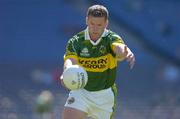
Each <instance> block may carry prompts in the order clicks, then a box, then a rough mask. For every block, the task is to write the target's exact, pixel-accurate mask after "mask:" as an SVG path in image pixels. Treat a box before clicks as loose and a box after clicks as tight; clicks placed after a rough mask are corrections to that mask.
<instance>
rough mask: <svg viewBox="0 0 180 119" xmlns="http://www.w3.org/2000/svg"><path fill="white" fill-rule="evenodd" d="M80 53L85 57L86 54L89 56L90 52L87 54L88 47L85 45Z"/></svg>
mask: <svg viewBox="0 0 180 119" xmlns="http://www.w3.org/2000/svg"><path fill="white" fill-rule="evenodd" d="M80 55H81V56H85V57H87V56H89V55H90V54H89V51H88V49H87V48H86V47H85V48H83V49H82V50H81V52H80Z"/></svg>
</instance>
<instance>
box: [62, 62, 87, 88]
mask: <svg viewBox="0 0 180 119" xmlns="http://www.w3.org/2000/svg"><path fill="white" fill-rule="evenodd" d="M61 80H63V83H64V85H65V86H66V87H67V88H68V89H70V90H77V89H81V88H84V87H85V86H86V84H87V81H88V75H87V72H86V70H84V68H83V67H81V66H79V65H72V66H70V67H68V68H67V69H65V70H64V72H63V74H62V78H61Z"/></svg>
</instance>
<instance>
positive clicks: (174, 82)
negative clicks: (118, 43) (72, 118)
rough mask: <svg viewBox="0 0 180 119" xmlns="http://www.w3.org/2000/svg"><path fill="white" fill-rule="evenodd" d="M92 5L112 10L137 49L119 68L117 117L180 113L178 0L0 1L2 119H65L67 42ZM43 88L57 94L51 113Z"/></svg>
mask: <svg viewBox="0 0 180 119" xmlns="http://www.w3.org/2000/svg"><path fill="white" fill-rule="evenodd" d="M92 4H103V5H105V6H106V7H107V8H108V9H109V12H110V25H109V28H110V29H112V30H113V31H115V32H117V33H118V34H119V35H120V36H121V37H122V38H123V39H124V41H125V42H126V43H127V44H128V46H129V47H130V48H131V49H132V51H134V53H135V55H136V60H137V61H136V65H135V67H134V69H133V70H129V67H128V65H127V63H126V62H122V63H121V64H120V65H119V67H118V78H117V81H116V82H117V85H118V89H119V94H118V101H117V111H116V115H115V119H180V114H179V113H180V93H179V92H180V39H179V38H180V37H179V36H180V35H179V34H180V23H179V22H180V12H179V11H180V1H179V0H151V1H150V0H113V1H110V0H0V119H60V118H61V117H60V116H61V111H62V109H63V105H64V103H65V99H66V97H67V93H68V91H67V90H65V89H64V88H62V87H61V85H60V84H59V81H58V78H59V76H60V74H61V73H62V66H63V54H64V52H65V44H66V42H67V40H68V39H69V38H70V37H71V36H72V35H74V34H75V33H77V32H79V31H80V30H82V29H84V28H85V14H86V10H87V8H88V7H89V6H90V5H92ZM43 91H46V92H49V93H50V96H52V97H51V101H53V102H52V107H51V108H50V109H51V111H50V112H49V113H44V114H42V113H41V111H42V110H41V111H40V113H37V112H39V111H37V102H38V101H37V100H41V98H40V99H39V96H40V95H41V94H42V92H43ZM47 95H49V94H46V96H47ZM47 99H49V98H47Z"/></svg>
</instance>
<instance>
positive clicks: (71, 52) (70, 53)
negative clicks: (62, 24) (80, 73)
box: [64, 37, 78, 61]
mask: <svg viewBox="0 0 180 119" xmlns="http://www.w3.org/2000/svg"><path fill="white" fill-rule="evenodd" d="M76 42H77V41H76V39H75V38H74V37H73V38H71V39H70V40H69V41H68V43H67V45H66V53H65V55H64V60H66V59H68V58H73V59H75V60H76V61H77V60H78V55H77V54H78V53H77V43H76Z"/></svg>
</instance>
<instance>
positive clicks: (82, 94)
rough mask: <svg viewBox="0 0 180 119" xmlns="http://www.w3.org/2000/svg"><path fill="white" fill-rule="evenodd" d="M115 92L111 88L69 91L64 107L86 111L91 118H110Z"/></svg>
mask: <svg viewBox="0 0 180 119" xmlns="http://www.w3.org/2000/svg"><path fill="white" fill-rule="evenodd" d="M114 106H115V94H114V91H113V90H112V88H108V89H105V90H101V91H93V92H91V91H87V90H85V89H80V90H74V91H70V93H69V97H68V99H67V101H66V104H65V107H71V108H75V109H78V110H81V111H83V112H86V113H87V114H88V116H89V117H91V118H93V119H110V118H111V117H112V114H113V112H114Z"/></svg>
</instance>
